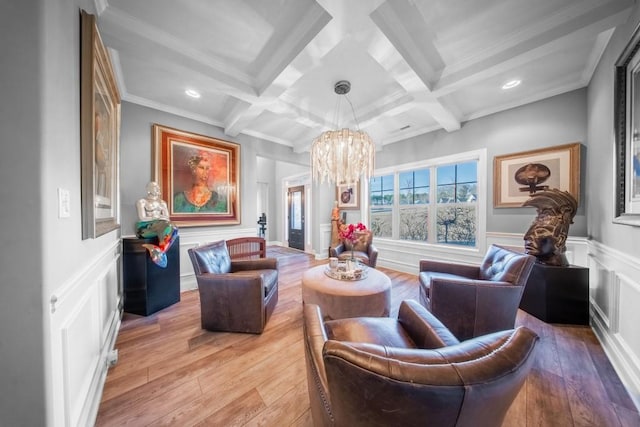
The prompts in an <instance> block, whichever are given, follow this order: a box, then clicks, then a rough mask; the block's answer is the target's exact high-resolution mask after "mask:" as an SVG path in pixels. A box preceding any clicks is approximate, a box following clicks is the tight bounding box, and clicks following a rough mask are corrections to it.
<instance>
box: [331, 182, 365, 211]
mask: <svg viewBox="0 0 640 427" xmlns="http://www.w3.org/2000/svg"><path fill="white" fill-rule="evenodd" d="M336 200H337V201H338V209H360V182H358V183H357V184H338V185H337V186H336Z"/></svg>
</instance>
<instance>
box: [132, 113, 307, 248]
mask: <svg viewBox="0 0 640 427" xmlns="http://www.w3.org/2000/svg"><path fill="white" fill-rule="evenodd" d="M154 123H157V124H160V125H163V126H169V127H172V128H176V129H180V130H184V131H188V132H194V133H197V134H201V135H206V136H210V137H214V138H220V139H223V140H226V141H231V142H236V143H238V144H240V176H241V178H240V191H241V199H242V200H241V207H240V209H241V224H240V225H237V226H235V225H233V226H217V227H228V228H231V229H233V228H244V227H255V226H256V225H257V224H256V221H257V220H258V218H257V215H256V183H257V182H258V181H260V180H262V179H264V176H263V175H260V174H259V172H258V164H259V163H258V157H260V158H263V159H280V160H283V161H285V162H291V163H294V164H305V163H306V164H308V155H304V154H296V153H294V152H293V150H292V149H291V148H290V147H285V146H283V145H281V144H275V143H272V142H269V141H264V140H260V139H257V138H252V137H248V136H245V135H239V136H237V137H230V136H228V135H225V134H224V132H223V131H222V129H221V128H219V127H217V126H213V125H209V124H206V123H202V122H198V121H195V120H191V119H187V118H184V117H179V116H176V115H174V114H170V113H165V112H163V111H159V110H156V109H152V108H148V107H143V106H140V105H137V104H132V103H129V102H123V103H122V130H121V136H120V147H121V151H120V152H121V156H120V197H121V202H122V233H123V235H133V234H135V223H136V221H137V219H138V217H137V213H136V209H135V203H136V201H137V200H138V199H140V198H141V197H144V196H145V186H146V184H147V182H149V180H151V179H152V170H153V169H152V164H153V159H152V154H151V153H152V136H151V128H152V126H153V124H154ZM262 163H263V161H261V164H262ZM269 179H270V178H269ZM273 179H275V176H274V177H273ZM278 185H279V184H278ZM274 197H275V192H274ZM271 204H272V202H271V201H270V203H269V205H270V206H271ZM273 218H275V215H274V216H273V217H272V219H273ZM269 221H270V222H271V219H269ZM256 233H257V228H256ZM270 238H272V239H273V238H275V237H274V236H273V235H271V237H270Z"/></svg>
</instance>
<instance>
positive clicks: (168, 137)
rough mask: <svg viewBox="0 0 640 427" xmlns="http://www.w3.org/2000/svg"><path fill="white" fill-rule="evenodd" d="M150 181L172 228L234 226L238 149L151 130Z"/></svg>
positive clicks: (162, 129)
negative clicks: (164, 204) (158, 191)
mask: <svg viewBox="0 0 640 427" xmlns="http://www.w3.org/2000/svg"><path fill="white" fill-rule="evenodd" d="M153 157H154V160H155V167H154V173H153V178H152V179H153V180H154V181H156V182H157V183H158V184H159V185H160V188H161V189H162V199H163V200H166V201H167V207H168V209H169V218H171V221H172V222H173V223H175V224H176V225H178V226H182V227H197V226H205V225H223V224H224V225H228V224H239V223H240V146H239V145H238V144H236V143H233V142H229V141H223V140H221V139H217V138H212V137H208V136H204V135H198V134H195V133H191V132H185V131H182V130H178V129H172V128H169V127H166V126H161V125H158V124H154V125H153Z"/></svg>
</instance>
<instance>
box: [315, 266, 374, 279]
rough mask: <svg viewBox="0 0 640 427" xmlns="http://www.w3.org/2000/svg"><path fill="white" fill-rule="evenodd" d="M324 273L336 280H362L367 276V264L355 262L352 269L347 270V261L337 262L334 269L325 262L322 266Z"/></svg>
mask: <svg viewBox="0 0 640 427" xmlns="http://www.w3.org/2000/svg"><path fill="white" fill-rule="evenodd" d="M324 274H326V275H327V276H329V277H331V278H332V279H336V280H349V281H355V280H362V279H364V278H366V277H367V266H366V265H364V264H362V263H360V262H356V263H355V267H354V268H353V270H348V269H347V263H346V262H342V261H341V262H338V267H337V268H335V269H332V268H331V267H329V265H328V264H327V265H326V266H325V268H324Z"/></svg>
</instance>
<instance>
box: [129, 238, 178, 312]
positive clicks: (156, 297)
mask: <svg viewBox="0 0 640 427" xmlns="http://www.w3.org/2000/svg"><path fill="white" fill-rule="evenodd" d="M145 243H151V244H154V245H155V244H157V239H156V238H151V239H138V238H134V237H125V238H123V239H122V258H123V259H122V282H123V284H122V287H123V289H122V290H123V292H124V311H126V312H127V313H133V314H140V315H143V316H148V315H149V314H153V313H155V312H156V311H159V310H162V309H163V308H165V307H168V306H170V305H172V304H175V303H176V302H178V301H180V240H179V238H176V240H175V241H174V242H173V244H172V245H171V248H169V250H168V251H167V252H166V255H167V266H166V267H165V268H162V267H159V266H158V265H156V264H155V263H154V262H153V261H152V260H151V257H150V256H149V254H148V253H147V250H146V249H145V248H144V247H143V246H142V245H143V244H145Z"/></svg>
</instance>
